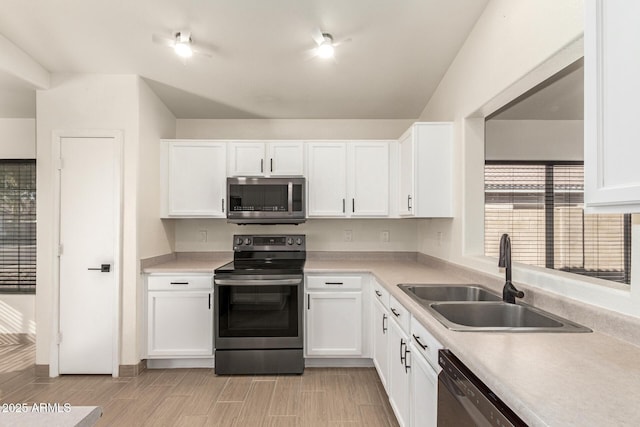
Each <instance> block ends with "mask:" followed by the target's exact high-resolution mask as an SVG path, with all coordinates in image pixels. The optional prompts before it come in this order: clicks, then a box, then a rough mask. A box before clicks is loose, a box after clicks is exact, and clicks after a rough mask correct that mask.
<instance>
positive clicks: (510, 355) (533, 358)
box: [144, 258, 640, 426]
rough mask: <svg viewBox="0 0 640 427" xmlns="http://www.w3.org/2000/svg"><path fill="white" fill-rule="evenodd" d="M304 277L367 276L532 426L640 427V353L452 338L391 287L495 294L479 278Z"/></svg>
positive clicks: (581, 339)
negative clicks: (474, 286) (473, 288)
mask: <svg viewBox="0 0 640 427" xmlns="http://www.w3.org/2000/svg"><path fill="white" fill-rule="evenodd" d="M229 259H230V258H229ZM225 262H226V261H224V260H222V259H216V260H215V261H209V264H208V265H206V266H205V265H204V264H206V262H204V263H203V262H200V263H192V264H189V262H188V261H186V260H183V262H179V261H177V260H174V261H172V262H169V263H166V264H158V265H156V266H154V267H152V268H149V269H145V270H144V271H145V272H171V271H174V272H186V271H191V272H196V271H203V270H205V269H206V270H207V271H209V272H212V271H213V269H215V268H216V267H218V266H220V265H222V264H224V263H225ZM200 269H202V270H200ZM305 273H307V274H309V273H372V274H373V275H374V276H375V277H376V278H377V280H378V282H380V284H381V285H383V286H385V287H386V288H387V289H388V290H389V292H390V293H391V295H393V296H394V297H395V298H396V299H397V300H398V301H399V302H400V303H401V304H403V305H404V306H405V307H406V308H407V309H408V310H409V311H410V312H411V313H412V314H413V316H414V318H415V319H417V320H418V321H419V322H420V323H422V324H423V325H424V326H425V327H427V329H428V330H429V331H430V332H431V333H432V334H433V335H434V337H435V338H437V339H438V340H439V341H440V342H441V343H442V344H443V346H444V347H445V348H449V349H450V350H451V351H452V352H453V353H454V354H455V355H456V356H457V357H458V358H459V359H460V360H461V361H462V362H463V363H464V364H465V365H467V367H469V369H471V371H473V372H474V373H475V374H476V375H477V376H478V378H480V379H481V380H482V381H483V382H484V383H485V384H486V385H487V386H488V387H489V388H491V390H493V392H494V393H496V394H497V395H498V396H499V397H500V398H501V399H502V400H503V401H504V402H505V403H506V404H507V405H509V406H510V407H511V409H512V410H513V411H514V412H515V413H516V414H518V415H519V416H520V417H521V418H522V419H523V420H524V421H525V422H527V423H528V424H529V425H531V426H609V425H611V426H613V425H615V426H622V425H629V426H639V425H640V410H638V409H637V408H636V406H635V404H636V402H640V347H637V346H635V345H632V344H629V343H627V342H625V341H622V340H619V339H616V338H613V337H610V336H608V335H605V334H603V333H600V332H592V333H522V332H521V333H501V332H456V331H451V330H449V329H447V328H446V327H444V326H443V325H442V324H441V323H440V322H438V320H436V319H435V318H434V317H432V316H431V315H430V314H429V313H428V312H427V311H426V310H425V309H424V308H423V307H422V306H420V305H419V304H418V303H417V302H415V301H414V300H412V299H411V298H410V297H409V296H408V295H406V294H405V293H404V292H402V291H401V290H400V289H399V288H398V287H397V286H396V285H397V284H400V283H433V284H438V283H440V284H443V283H478V284H482V285H484V286H487V287H489V288H491V289H493V290H494V291H496V292H499V291H501V286H497V285H496V281H495V279H494V280H493V281H492V280H488V281H486V282H485V281H483V280H481V279H480V280H479V279H478V278H479V277H481V276H474V275H472V274H471V275H470V274H468V273H469V272H467V271H465V270H462V269H455V268H451V267H449V266H443V265H439V264H437V263H434V264H431V265H427V264H423V263H419V262H415V261H384V260H380V261H356V260H353V261H341V260H327V261H321V260H314V259H308V260H307V262H306V264H305ZM474 279H475V280H474ZM516 285H517V284H516ZM525 293H526V289H525ZM525 298H526V297H525ZM556 314H560V315H562V314H561V313H556ZM565 317H566V316H565ZM570 320H576V319H570ZM580 323H582V324H585V326H589V327H592V328H593V326H592V325H589V324H586V323H585V322H580Z"/></svg>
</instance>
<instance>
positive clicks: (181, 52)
mask: <svg viewBox="0 0 640 427" xmlns="http://www.w3.org/2000/svg"><path fill="white" fill-rule="evenodd" d="M173 49H174V50H175V51H176V54H177V55H178V56H180V57H182V58H190V57H191V56H192V55H193V49H191V33H189V32H184V31H179V32H177V33H176V43H175V45H174V46H173Z"/></svg>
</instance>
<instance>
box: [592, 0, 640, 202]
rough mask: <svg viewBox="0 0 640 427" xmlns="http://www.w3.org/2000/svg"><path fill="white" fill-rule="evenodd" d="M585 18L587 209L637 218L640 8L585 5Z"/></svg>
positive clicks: (617, 1)
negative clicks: (632, 215) (632, 214)
mask: <svg viewBox="0 0 640 427" xmlns="http://www.w3.org/2000/svg"><path fill="white" fill-rule="evenodd" d="M585 12H586V15H585V16H586V21H585V30H584V36H585V37H584V41H585V46H584V59H585V64H584V66H585V68H584V104H585V117H584V124H585V132H584V142H585V146H584V148H585V150H584V172H585V194H584V195H585V205H586V206H587V207H589V208H595V211H596V212H603V213H604V212H620V213H634V212H640V168H638V159H639V158H640V142H639V140H640V120H638V117H640V104H639V103H638V98H640V79H638V76H639V75H640V55H638V51H637V45H638V40H640V26H639V25H638V19H640V2H634V1H622V0H607V1H604V0H589V1H587V2H585ZM632 52H633V53H632Z"/></svg>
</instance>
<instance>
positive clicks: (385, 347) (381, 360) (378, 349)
mask: <svg viewBox="0 0 640 427" xmlns="http://www.w3.org/2000/svg"><path fill="white" fill-rule="evenodd" d="M372 308H373V311H372V313H373V316H372V317H373V323H372V324H371V326H372V328H373V364H374V366H375V367H376V370H377V371H378V375H379V376H380V382H382V385H383V386H384V388H385V390H387V393H388V382H389V312H388V311H387V309H386V308H385V306H384V305H382V303H381V302H380V301H377V300H374V301H373V307H372Z"/></svg>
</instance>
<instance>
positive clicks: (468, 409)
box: [437, 350, 527, 427]
mask: <svg viewBox="0 0 640 427" xmlns="http://www.w3.org/2000/svg"><path fill="white" fill-rule="evenodd" d="M438 362H439V364H440V366H442V371H441V372H440V374H439V375H438V412H437V413H438V426H452V427H453V426H455V427H466V426H470V427H473V426H478V427H484V426H496V425H498V426H518V427H520V426H526V425H527V424H525V422H524V421H522V420H521V419H520V418H519V417H518V416H517V415H516V414H515V413H513V411H512V410H511V409H509V407H508V406H507V405H505V404H504V402H502V401H501V400H500V399H499V398H498V397H497V396H496V395H495V394H493V392H492V391H491V390H490V389H489V388H488V387H487V386H485V385H484V384H483V383H482V382H481V381H480V380H479V379H478V378H477V377H476V376H475V375H474V374H473V373H472V372H471V371H470V370H469V369H468V368H467V367H466V366H464V365H463V364H462V362H460V360H458V358H456V357H455V355H453V353H451V352H450V351H449V350H440V352H439V357H438Z"/></svg>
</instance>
